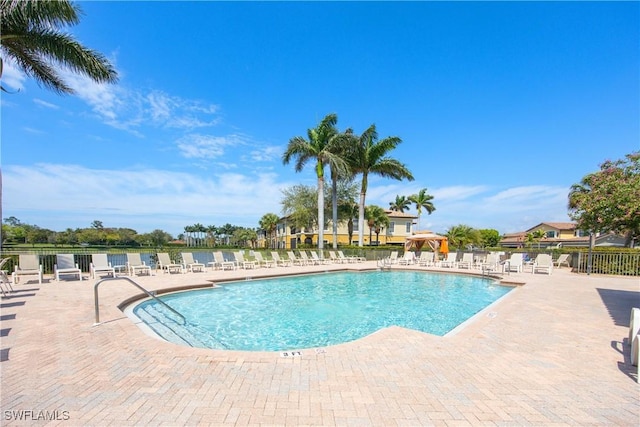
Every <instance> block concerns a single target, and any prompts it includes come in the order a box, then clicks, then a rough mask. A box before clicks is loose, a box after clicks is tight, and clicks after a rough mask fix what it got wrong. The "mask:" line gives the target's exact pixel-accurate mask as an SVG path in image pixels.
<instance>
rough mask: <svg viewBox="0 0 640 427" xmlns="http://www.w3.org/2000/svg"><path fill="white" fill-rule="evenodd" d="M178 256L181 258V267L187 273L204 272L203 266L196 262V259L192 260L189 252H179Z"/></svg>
mask: <svg viewBox="0 0 640 427" xmlns="http://www.w3.org/2000/svg"><path fill="white" fill-rule="evenodd" d="M180 256H182V265H183V266H184V268H185V269H186V270H187V272H189V271H190V272H192V273H195V272H196V271H200V272H204V264H203V263H201V262H198V260H197V259H194V258H193V254H192V253H191V252H181V253H180Z"/></svg>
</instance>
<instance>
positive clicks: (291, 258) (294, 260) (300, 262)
mask: <svg viewBox="0 0 640 427" xmlns="http://www.w3.org/2000/svg"><path fill="white" fill-rule="evenodd" d="M287 256H288V257H289V261H291V262H292V263H293V265H296V264H298V265H307V262H306V261H305V260H303V259H302V258H296V254H294V253H293V251H287Z"/></svg>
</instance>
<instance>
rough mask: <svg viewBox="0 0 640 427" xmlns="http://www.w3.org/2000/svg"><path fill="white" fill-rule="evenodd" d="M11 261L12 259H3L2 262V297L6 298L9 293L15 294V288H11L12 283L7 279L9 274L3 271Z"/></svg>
mask: <svg viewBox="0 0 640 427" xmlns="http://www.w3.org/2000/svg"><path fill="white" fill-rule="evenodd" d="M10 259H11V258H2V260H0V291H1V292H2V295H3V296H5V297H6V296H7V294H8V293H10V292H13V286H11V282H10V281H9V278H8V277H7V273H6V271H5V270H3V269H2V268H3V267H4V265H5V264H6V263H7V262H9V260H10Z"/></svg>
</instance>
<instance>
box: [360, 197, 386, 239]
mask: <svg viewBox="0 0 640 427" xmlns="http://www.w3.org/2000/svg"><path fill="white" fill-rule="evenodd" d="M365 218H366V219H367V225H368V226H369V245H371V244H372V242H373V240H372V238H371V234H372V231H374V230H375V232H376V241H377V242H378V244H380V237H379V236H380V232H381V231H382V229H383V228H384V227H388V226H389V224H390V222H391V221H390V220H389V216H388V215H387V213H386V212H385V211H384V209H382V208H381V207H380V206H376V205H370V206H367V208H366V209H365Z"/></svg>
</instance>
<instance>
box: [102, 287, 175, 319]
mask: <svg viewBox="0 0 640 427" xmlns="http://www.w3.org/2000/svg"><path fill="white" fill-rule="evenodd" d="M112 280H126V281H127V282H129V283H131V284H132V285H133V286H135V287H136V288H138V289H140V290H141V291H142V292H144V293H145V294H147V295H148V296H149V297H151V298H153V299H154V300H156V301H157V302H159V303H160V304H162V305H163V306H165V307H167V308H168V309H169V310H170V311H172V312H173V313H174V314H175V315H177V316H178V317H180V318H181V319H182V324H183V325H184V324H186V323H187V319H185V317H184V316H183V315H182V314H180V313H178V312H177V311H176V310H175V309H173V308H171V306H169V305H168V304H167V303H165V302H164V301H162V300H161V299H159V298H158V297H156V296H155V295H154V294H152V293H151V292H149V291H148V290H146V289H145V288H143V287H142V286H140V285H139V284H137V283H136V282H134V281H133V280H131V279H130V278H128V277H107V278H105V279H102V280H99V281H98V282H97V283H96V284H95V285H94V286H93V298H94V300H95V304H96V323H94V326H96V325H99V324H100V308H99V305H98V285H100V284H101V283H102V282H109V281H112Z"/></svg>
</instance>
